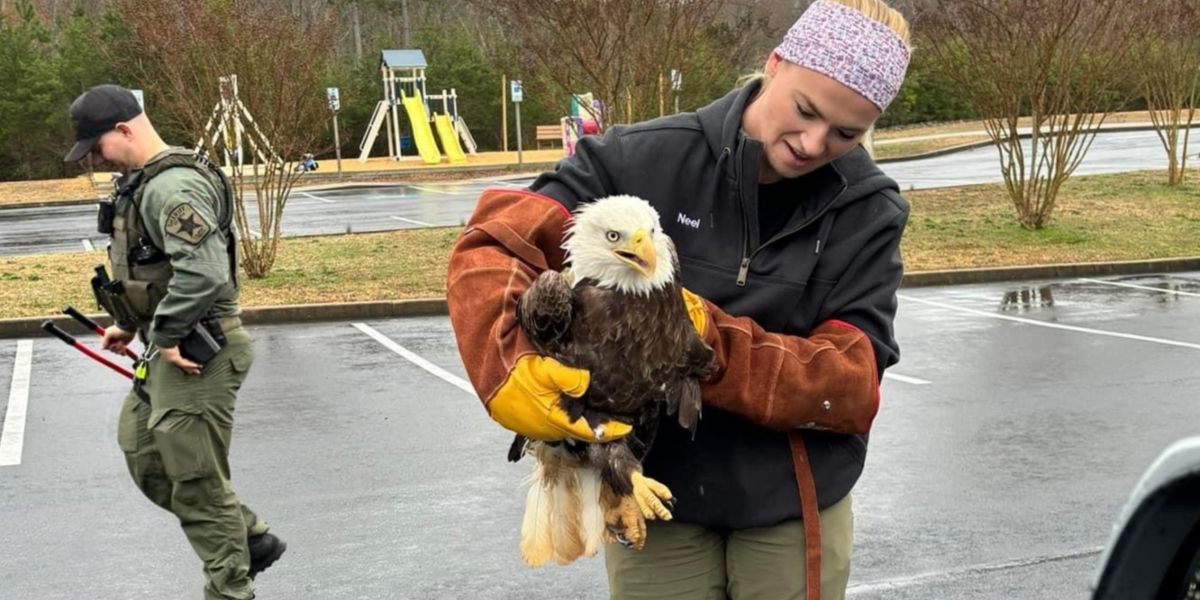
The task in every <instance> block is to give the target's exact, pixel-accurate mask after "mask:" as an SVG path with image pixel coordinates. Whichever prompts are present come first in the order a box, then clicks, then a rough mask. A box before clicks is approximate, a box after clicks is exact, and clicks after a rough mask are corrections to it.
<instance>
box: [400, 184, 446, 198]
mask: <svg viewBox="0 0 1200 600" xmlns="http://www.w3.org/2000/svg"><path fill="white" fill-rule="evenodd" d="M408 187H410V188H412V189H414V190H421V191H422V192H430V193H434V194H445V195H447V196H455V195H457V194H458V192H447V191H446V190H439V189H436V188H428V187H422V186H419V185H410V186H408Z"/></svg>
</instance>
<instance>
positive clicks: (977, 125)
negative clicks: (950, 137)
mask: <svg viewBox="0 0 1200 600" xmlns="http://www.w3.org/2000/svg"><path fill="white" fill-rule="evenodd" d="M1031 122H1032V121H1031V120H1030V119H1029V118H1028V117H1025V118H1022V119H1020V121H1019V122H1018V123H1019V125H1020V126H1021V127H1029V125H1030V123H1031ZM1148 122H1150V113H1148V112H1146V111H1144V110H1143V111H1132V112H1119V113H1113V114H1110V115H1109V116H1108V117H1107V118H1105V119H1104V123H1105V125H1117V124H1121V123H1148ZM962 131H983V121H954V122H947V123H929V124H924V125H902V126H900V127H889V128H887V129H880V130H879V131H876V132H875V140H876V141H882V140H890V139H896V138H906V137H916V136H922V135H939V134H946V133H957V132H962Z"/></svg>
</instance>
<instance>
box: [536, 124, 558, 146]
mask: <svg viewBox="0 0 1200 600" xmlns="http://www.w3.org/2000/svg"><path fill="white" fill-rule="evenodd" d="M534 141H535V142H537V147H538V150H541V149H542V142H551V147H552V148H553V147H554V145H553V144H554V143H558V145H559V146H561V145H562V126H561V125H538V126H537V131H536V135H535V136H534Z"/></svg>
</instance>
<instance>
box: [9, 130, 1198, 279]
mask: <svg viewBox="0 0 1200 600" xmlns="http://www.w3.org/2000/svg"><path fill="white" fill-rule="evenodd" d="M1028 144H1029V142H1028V141H1026V146H1027V147H1028ZM1196 151H1200V136H1195V137H1194V138H1193V139H1192V150H1191V152H1192V153H1195V152H1196ZM1027 152H1028V149H1027ZM1164 164H1165V157H1164V155H1163V149H1162V145H1161V143H1160V142H1159V141H1158V137H1157V135H1156V134H1155V133H1154V132H1153V131H1130V132H1103V133H1101V134H1100V135H1098V136H1097V137H1096V140H1095V142H1094V143H1093V144H1092V147H1091V148H1090V149H1089V151H1088V153H1087V156H1086V157H1085V159H1084V161H1083V163H1082V164H1081V165H1080V166H1079V168H1078V169H1077V170H1076V174H1079V175H1091V174H1099V173H1119V172H1128V171H1139V170H1147V169H1161V168H1163V166H1164ZM880 168H882V169H883V171H884V172H885V173H887V174H888V175H889V176H891V177H892V178H893V179H895V180H896V182H897V184H898V185H899V186H900V189H901V190H911V189H928V188H937V187H947V186H958V185H971V184H980V183H992V182H997V181H1000V180H1001V178H1000V163H999V161H998V159H997V155H996V149H995V148H993V147H991V146H988V147H983V148H976V149H972V150H967V151H963V152H956V153H952V154H947V155H943V156H938V157H932V158H926V159H921V160H914V161H900V162H890V163H885V164H883V165H880ZM531 181H532V180H531V179H515V180H507V181H470V182H462V183H447V184H438V183H430V184H421V185H398V186H387V187H368V188H348V189H340V190H323V191H307V192H295V193H293V194H292V196H291V197H290V198H289V200H288V203H287V206H286V208H285V213H284V215H285V216H284V221H283V232H284V235H289V236H293V235H320V234H335V233H348V232H364V231H388V230H395V229H409V228H414V227H432V226H456V225H462V224H464V223H466V221H467V219H468V218H469V217H470V215H471V211H473V210H474V208H475V202H476V200H478V199H479V194H480V193H481V192H482V191H483V190H484V189H487V188H489V187H497V186H508V187H524V186H526V185H528V184H529V183H530V182H531ZM247 211H248V213H249V215H250V222H251V223H254V222H256V219H257V217H256V216H255V215H256V214H257V212H256V207H255V205H254V203H253V202H248V203H247ZM95 213H96V210H95V207H94V206H66V207H46V208H22V209H8V210H0V256H4V255H20V254H40V253H47V252H79V251H82V250H87V249H89V248H95V249H103V248H104V247H106V244H107V240H106V238H105V236H103V235H101V234H98V233H96V224H95V221H96V218H95ZM85 240H86V241H85Z"/></svg>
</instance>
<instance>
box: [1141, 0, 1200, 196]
mask: <svg viewBox="0 0 1200 600" xmlns="http://www.w3.org/2000/svg"><path fill="white" fill-rule="evenodd" d="M1147 18H1150V19H1152V20H1153V21H1154V23H1155V24H1156V26H1155V27H1154V28H1153V29H1152V30H1151V33H1150V35H1148V36H1146V38H1145V43H1144V44H1142V45H1141V47H1140V50H1141V56H1140V58H1141V60H1140V61H1139V69H1140V71H1141V72H1142V73H1143V74H1144V78H1143V80H1142V90H1143V93H1144V94H1145V100H1146V107H1147V108H1148V109H1149V110H1150V120H1151V121H1152V122H1153V123H1154V129H1155V131H1156V132H1157V133H1158V138H1159V140H1160V141H1161V142H1162V144H1163V149H1164V150H1166V152H1167V183H1168V184H1170V185H1179V184H1181V183H1183V180H1184V175H1185V174H1186V173H1187V170H1186V169H1187V151H1188V141H1189V139H1190V137H1191V127H1192V124H1193V123H1194V122H1195V119H1196V109H1197V108H1198V107H1200V0H1160V2H1159V3H1157V10H1156V12H1154V13H1152V14H1151V15H1147Z"/></svg>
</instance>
